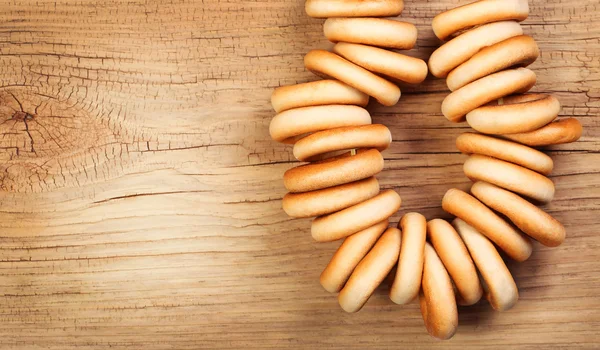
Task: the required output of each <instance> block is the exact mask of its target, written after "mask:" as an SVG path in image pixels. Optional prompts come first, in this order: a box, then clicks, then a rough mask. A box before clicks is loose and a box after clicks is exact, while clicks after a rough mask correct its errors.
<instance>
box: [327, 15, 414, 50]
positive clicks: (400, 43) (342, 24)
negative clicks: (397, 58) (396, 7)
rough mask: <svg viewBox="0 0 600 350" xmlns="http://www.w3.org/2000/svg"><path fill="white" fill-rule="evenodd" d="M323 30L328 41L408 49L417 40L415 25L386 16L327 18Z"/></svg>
mask: <svg viewBox="0 0 600 350" xmlns="http://www.w3.org/2000/svg"><path fill="white" fill-rule="evenodd" d="M323 32H324V33H325V37H327V39H329V41H331V42H334V43H337V42H347V43H355V44H366V45H372V46H379V47H389V48H393V49H398V50H410V49H412V48H413V47H414V46H415V44H416V42H417V27H415V25H414V24H412V23H408V22H400V21H395V20H392V19H386V18H328V19H327V20H326V21H325V24H323Z"/></svg>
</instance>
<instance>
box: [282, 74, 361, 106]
mask: <svg viewBox="0 0 600 350" xmlns="http://www.w3.org/2000/svg"><path fill="white" fill-rule="evenodd" d="M368 103H369V96H368V95H367V94H365V93H363V92H360V91H358V90H356V89H355V88H353V87H351V86H348V85H346V84H344V83H342V82H341V81H338V80H332V79H323V80H317V81H311V82H309V83H302V84H296V85H287V86H280V87H278V88H276V89H275V90H274V91H273V94H271V105H272V106H273V109H274V110H275V112H277V113H281V112H283V111H287V110H288V109H293V108H300V107H308V106H322V105H357V106H362V107H365V106H366V105H367V104H368Z"/></svg>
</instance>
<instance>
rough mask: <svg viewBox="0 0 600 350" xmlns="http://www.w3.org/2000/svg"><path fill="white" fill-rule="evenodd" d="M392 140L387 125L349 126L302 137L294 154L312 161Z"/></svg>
mask: <svg viewBox="0 0 600 350" xmlns="http://www.w3.org/2000/svg"><path fill="white" fill-rule="evenodd" d="M391 142H392V134H391V133H390V129H388V128H387V127H386V126H385V125H381V124H371V125H363V126H347V127H341V128H335V129H328V130H323V131H319V132H316V133H314V134H312V135H309V136H307V137H305V138H303V139H301V140H300V141H298V142H296V144H295V145H294V156H295V157H296V158H297V159H298V160H300V161H310V160H312V159H313V158H314V157H315V156H317V155H320V154H323V153H328V152H334V151H340V150H346V149H354V148H376V149H377V150H379V151H383V150H384V149H386V148H388V147H389V145H390V143H391ZM505 142H508V141H505Z"/></svg>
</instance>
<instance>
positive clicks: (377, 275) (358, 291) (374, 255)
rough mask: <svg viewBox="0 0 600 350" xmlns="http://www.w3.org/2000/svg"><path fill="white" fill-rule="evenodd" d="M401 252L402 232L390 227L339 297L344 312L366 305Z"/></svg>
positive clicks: (357, 268)
mask: <svg viewBox="0 0 600 350" xmlns="http://www.w3.org/2000/svg"><path fill="white" fill-rule="evenodd" d="M399 252H400V230H398V229H397V228H394V227H390V228H388V229H387V230H386V231H385V232H384V233H383V235H381V238H379V240H378V241H377V243H375V246H373V249H371V251H370V252H369V253H368V254H367V256H365V257H364V259H362V261H361V262H360V263H359V264H358V266H356V269H354V272H352V275H351V276H350V278H349V279H348V282H346V285H345V286H344V288H343V289H342V291H341V292H340V294H339V295H338V302H339V303H340V306H341V307H342V309H344V311H346V312H357V311H358V310H360V309H361V308H362V307H363V306H364V305H365V303H366V302H367V300H369V298H370V297H371V294H373V292H374V291H375V289H376V288H377V287H378V286H379V285H380V284H381V282H382V281H383V280H384V279H385V277H386V276H387V275H388V273H389V272H390V271H391V270H392V268H393V267H394V265H395V264H396V262H397V261H398V254H399Z"/></svg>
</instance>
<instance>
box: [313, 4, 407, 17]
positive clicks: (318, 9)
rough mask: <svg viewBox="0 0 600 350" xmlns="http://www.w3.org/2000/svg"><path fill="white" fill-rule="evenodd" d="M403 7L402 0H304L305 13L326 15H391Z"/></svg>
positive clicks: (400, 10)
mask: <svg viewBox="0 0 600 350" xmlns="http://www.w3.org/2000/svg"><path fill="white" fill-rule="evenodd" d="M403 9H404V2H403V0H369V1H364V0H335V1H331V0H306V3H305V10H306V14H307V15H309V16H310V17H315V18H328V17H393V16H398V15H399V14H400V13H401V12H402V10H403Z"/></svg>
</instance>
